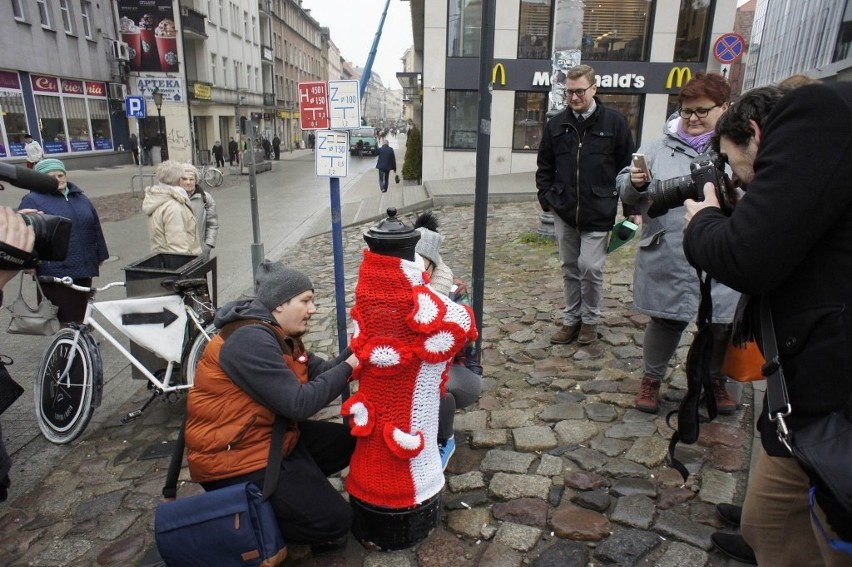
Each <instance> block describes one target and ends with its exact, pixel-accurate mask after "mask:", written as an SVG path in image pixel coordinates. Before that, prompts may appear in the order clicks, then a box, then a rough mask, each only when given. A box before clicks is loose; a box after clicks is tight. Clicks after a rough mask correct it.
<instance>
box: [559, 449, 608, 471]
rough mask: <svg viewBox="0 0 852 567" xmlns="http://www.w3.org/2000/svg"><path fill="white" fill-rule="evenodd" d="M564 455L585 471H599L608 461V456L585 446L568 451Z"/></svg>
mask: <svg viewBox="0 0 852 567" xmlns="http://www.w3.org/2000/svg"><path fill="white" fill-rule="evenodd" d="M565 456H566V457H568V458H569V459H571V460H572V461H573V462H575V463H577V464H578V465H579V466H580V467H581V468H583V469H584V470H587V471H599V470H601V469H602V468H603V467H604V465H606V464H607V462H609V458H608V457H607V456H606V455H604V454H603V453H600V452H599V451H595V450H594V449H589V448H586V447H580V448H578V449H574V450H573V451H568V452H566V453H565Z"/></svg>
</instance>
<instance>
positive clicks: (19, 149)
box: [0, 72, 29, 157]
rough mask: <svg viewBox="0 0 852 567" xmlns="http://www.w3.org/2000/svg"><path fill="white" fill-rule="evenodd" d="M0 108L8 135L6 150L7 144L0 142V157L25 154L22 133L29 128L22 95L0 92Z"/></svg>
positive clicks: (1, 118)
mask: <svg viewBox="0 0 852 567" xmlns="http://www.w3.org/2000/svg"><path fill="white" fill-rule="evenodd" d="M4 73H5V72H4ZM14 80H15V81H17V77H14ZM0 108H2V109H3V113H2V114H0V120H2V121H3V125H4V126H5V127H6V128H5V129H6V134H7V135H8V136H9V139H8V143H9V145H8V151H7V149H6V148H7V146H6V145H5V144H2V143H0V157H9V156H13V157H22V156H25V155H26V151H25V150H24V133H25V132H27V131H28V130H29V127H27V116H26V114H24V97H23V95H22V94H21V93H20V92H14V91H4V92H0Z"/></svg>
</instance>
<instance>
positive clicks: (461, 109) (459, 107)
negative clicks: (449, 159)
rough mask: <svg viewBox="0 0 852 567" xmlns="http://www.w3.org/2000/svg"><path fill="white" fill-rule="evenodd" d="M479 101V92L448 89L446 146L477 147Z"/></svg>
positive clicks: (445, 129)
mask: <svg viewBox="0 0 852 567" xmlns="http://www.w3.org/2000/svg"><path fill="white" fill-rule="evenodd" d="M478 102H479V93H477V92H476V91H447V106H446V113H447V114H446V126H445V127H444V132H446V136H447V137H446V139H445V140H444V147H446V148H449V149H459V150H474V149H476V137H477V129H476V121H477V113H478Z"/></svg>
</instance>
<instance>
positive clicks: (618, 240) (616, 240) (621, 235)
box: [606, 218, 639, 254]
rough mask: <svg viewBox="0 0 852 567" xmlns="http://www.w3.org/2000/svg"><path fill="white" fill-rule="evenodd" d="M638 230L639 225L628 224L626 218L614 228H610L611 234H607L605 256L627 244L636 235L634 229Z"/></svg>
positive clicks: (628, 221)
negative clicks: (607, 242) (607, 243)
mask: <svg viewBox="0 0 852 567" xmlns="http://www.w3.org/2000/svg"><path fill="white" fill-rule="evenodd" d="M638 228H639V225H637V224H636V223H633V222H630V220H629V219H626V218H625V219H623V220H621V221H619V222H617V223H615V226H613V227H612V232H610V234H609V246H607V248H606V252H607V254H609V253H610V252H612V251H613V250H617V249H619V248H620V247H621V246H623V245H624V244H625V243H626V242H629V241H630V239H631V238H633V235H634V234H636V229H638Z"/></svg>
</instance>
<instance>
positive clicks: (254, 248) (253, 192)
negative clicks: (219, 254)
mask: <svg viewBox="0 0 852 567" xmlns="http://www.w3.org/2000/svg"><path fill="white" fill-rule="evenodd" d="M248 127H249V146H251V147H250V148H249V155H251V162H250V163H249V199H250V200H251V229H252V236H253V238H254V242H252V244H251V274H252V280H254V274H256V273H257V268H258V266H260V264H261V263H262V262H263V242H261V241H260V213H259V212H258V206H257V170H256V169H255V161H254V160H255V151H254V120H249V121H248ZM243 159H245V154H243ZM255 283H256V282H255ZM255 291H257V288H256V287H255Z"/></svg>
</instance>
